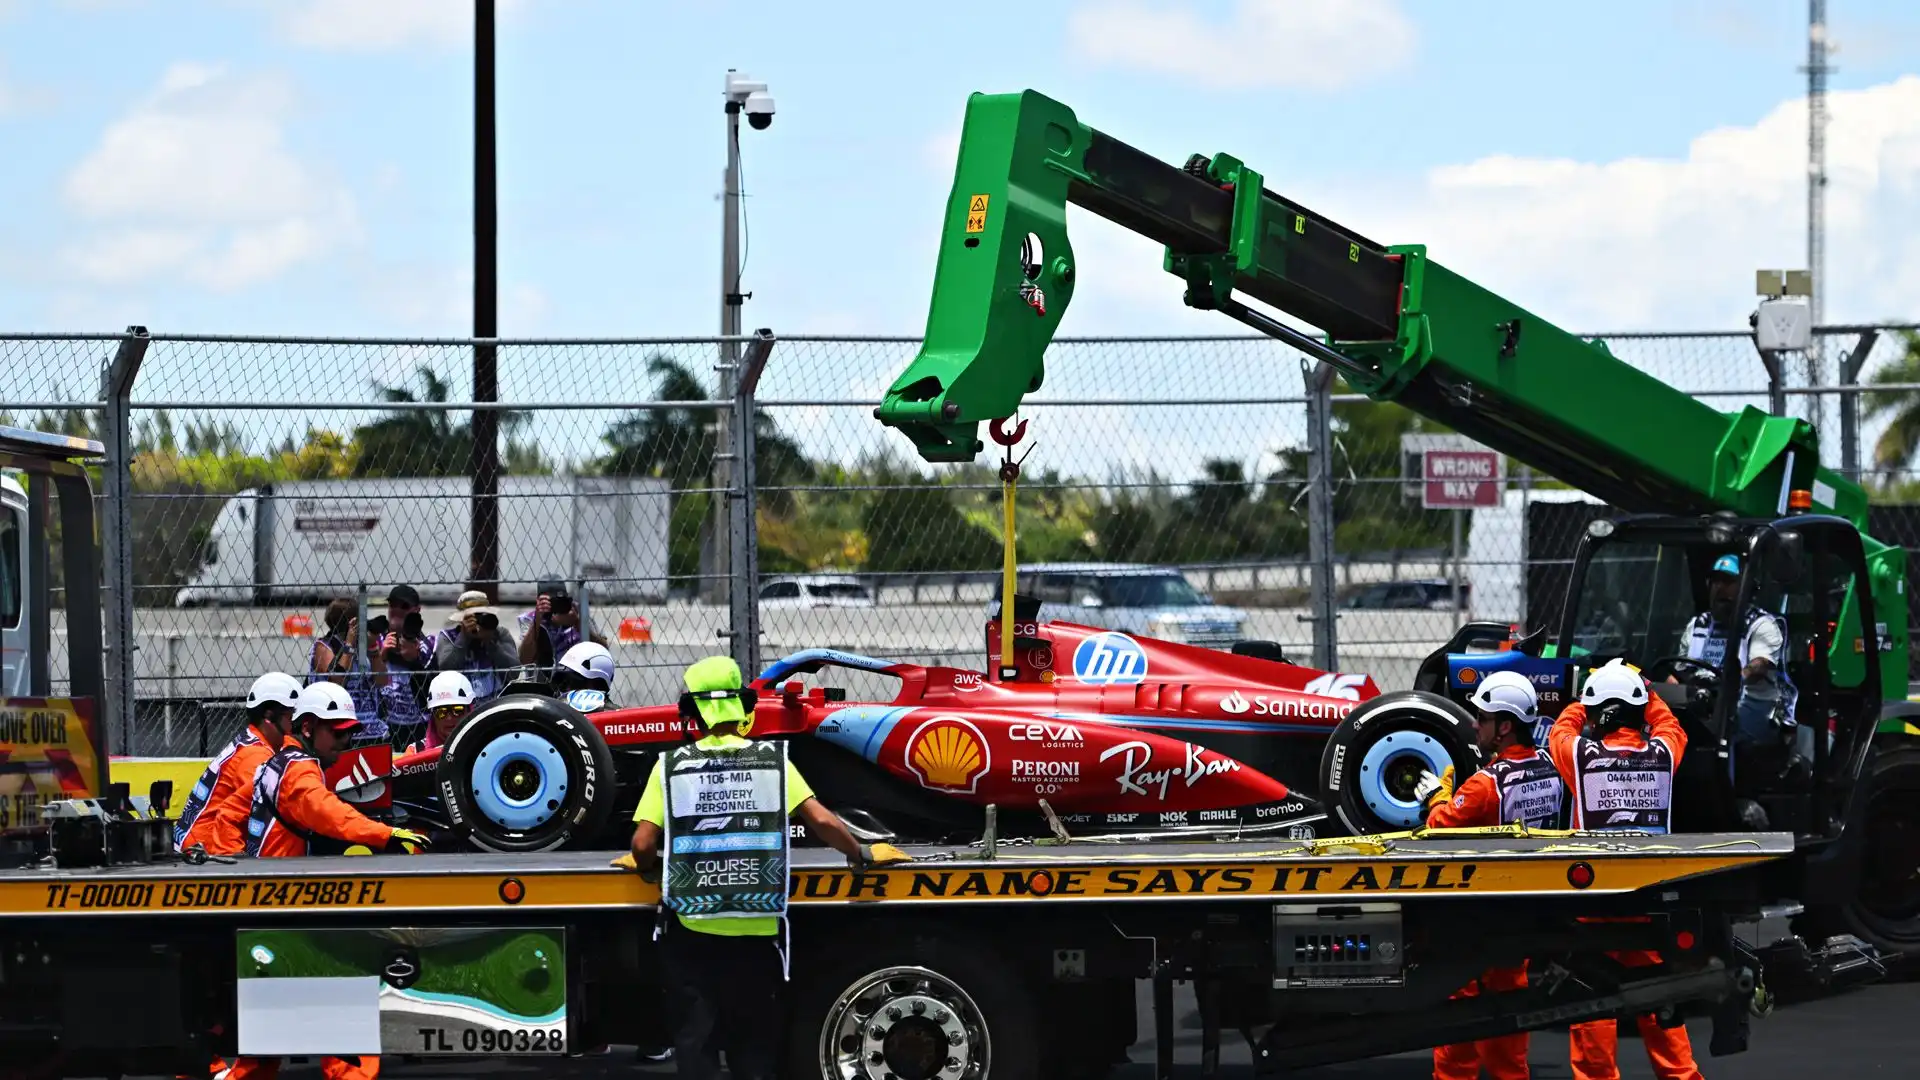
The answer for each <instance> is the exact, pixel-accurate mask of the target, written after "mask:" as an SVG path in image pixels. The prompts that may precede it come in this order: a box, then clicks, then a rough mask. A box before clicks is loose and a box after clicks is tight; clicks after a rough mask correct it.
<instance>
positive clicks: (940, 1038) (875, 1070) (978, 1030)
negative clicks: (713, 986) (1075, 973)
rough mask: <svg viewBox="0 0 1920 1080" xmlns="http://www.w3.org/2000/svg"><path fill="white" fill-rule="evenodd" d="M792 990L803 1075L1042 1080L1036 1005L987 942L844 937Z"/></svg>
mask: <svg viewBox="0 0 1920 1080" xmlns="http://www.w3.org/2000/svg"><path fill="white" fill-rule="evenodd" d="M816 955H818V956H820V957H823V958H824V957H844V959H840V960H838V961H832V962H828V963H826V964H824V965H822V966H821V970H820V972H819V975H818V976H817V977H813V978H807V979H805V980H804V981H803V982H802V983H801V985H800V986H799V987H798V988H797V992H796V993H795V995H794V1010H793V1013H792V1021H791V1023H792V1028H791V1030H790V1031H789V1032H788V1037H787V1047H788V1055H789V1059H788V1069H787V1075H789V1076H792V1077H795V1078H796V1080H805V1078H811V1077H819V1078H820V1080H885V1078H887V1077H895V1078H898V1080H935V1078H938V1080H986V1078H987V1077H989V1076H991V1077H992V1078H993V1080H1037V1078H1038V1077H1039V1075H1040V1051H1039V1039H1038V1033H1037V1032H1036V1030H1035V1028H1034V1013H1035V1009H1036V1006H1035V1004H1034V1002H1033V1000H1032V997H1031V995H1029V993H1028V992H1027V988H1026V985H1025V984H1024V983H1022V982H1021V980H1020V979H1019V978H1018V977H1016V976H1015V975H1014V974H1012V971H1011V969H1010V967H1009V965H1008V964H1007V963H1006V962H1005V961H1004V960H1002V959H1001V958H999V957H997V956H995V955H994V954H993V951H992V950H991V949H989V948H987V947H986V946H985V945H984V944H983V943H982V942H979V941H969V942H965V943H962V942H957V941H956V942H947V941H942V940H939V939H915V938H913V937H911V936H910V935H906V934H901V935H898V936H895V935H886V936H880V935H877V934H860V935H858V936H849V937H845V938H842V939H841V940H840V941H839V942H838V943H837V944H836V945H834V946H832V947H830V948H829V949H827V950H826V951H824V952H822V953H819V954H816Z"/></svg>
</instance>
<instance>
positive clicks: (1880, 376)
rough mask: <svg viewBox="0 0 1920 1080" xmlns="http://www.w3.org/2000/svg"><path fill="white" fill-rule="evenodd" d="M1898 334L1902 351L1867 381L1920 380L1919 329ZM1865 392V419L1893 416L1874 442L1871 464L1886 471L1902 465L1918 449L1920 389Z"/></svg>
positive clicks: (1872, 383)
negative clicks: (1917, 331)
mask: <svg viewBox="0 0 1920 1080" xmlns="http://www.w3.org/2000/svg"><path fill="white" fill-rule="evenodd" d="M1900 338H1901V342H1902V345H1903V347H1904V351H1902V352H1901V354H1900V355H1899V356H1898V357H1896V358H1894V361H1893V363H1891V364H1887V365H1885V366H1883V367H1882V368H1881V369H1880V370H1878V371H1876V372H1874V373H1873V377H1872V378H1870V379H1868V380H1867V385H1869V386H1895V385H1907V386H1912V385H1916V384H1920V333H1916V332H1914V331H1912V330H1903V331H1901V333H1900ZM1864 396H1865V397H1866V399H1867V400H1866V408H1865V409H1864V410H1863V411H1864V412H1865V414H1866V419H1868V420H1875V419H1878V418H1880V417H1882V416H1891V417H1892V420H1890V421H1889V422H1888V423H1887V429H1886V430H1885V431H1883V432H1881V433H1880V438H1879V439H1877V440H1876V441H1875V442H1874V444H1873V464H1874V465H1875V466H1876V467H1877V468H1879V469H1882V470H1884V471H1886V472H1889V473H1892V472H1896V471H1898V470H1900V469H1903V468H1905V467H1906V466H1907V464H1908V463H1909V462H1911V461H1912V460H1913V455H1914V452H1915V451H1916V450H1920V390H1881V391H1875V392H1870V393H1867V394H1866V395H1864Z"/></svg>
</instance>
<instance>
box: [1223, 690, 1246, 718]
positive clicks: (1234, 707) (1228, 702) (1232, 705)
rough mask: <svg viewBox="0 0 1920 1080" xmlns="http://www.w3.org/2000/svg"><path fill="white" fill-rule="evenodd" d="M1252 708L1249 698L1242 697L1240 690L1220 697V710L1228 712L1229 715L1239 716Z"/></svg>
mask: <svg viewBox="0 0 1920 1080" xmlns="http://www.w3.org/2000/svg"><path fill="white" fill-rule="evenodd" d="M1250 708H1252V706H1250V705H1248V704H1247V699H1246V698H1243V697H1241V696H1240V691H1238V690H1235V691H1233V692H1232V693H1230V694H1228V695H1227V696H1226V697H1223V698H1221V699H1220V711H1221V712H1223V713H1226V714H1227V715H1228V716H1239V715H1240V714H1241V713H1243V712H1246V711H1247V710H1248V709H1250Z"/></svg>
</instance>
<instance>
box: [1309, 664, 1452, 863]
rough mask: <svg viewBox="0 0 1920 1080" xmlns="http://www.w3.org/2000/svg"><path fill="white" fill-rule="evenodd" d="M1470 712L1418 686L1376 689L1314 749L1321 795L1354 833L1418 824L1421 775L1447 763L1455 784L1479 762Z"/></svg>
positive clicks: (1421, 818) (1422, 816)
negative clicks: (1417, 790) (1374, 694)
mask: <svg viewBox="0 0 1920 1080" xmlns="http://www.w3.org/2000/svg"><path fill="white" fill-rule="evenodd" d="M1479 764H1480V753H1479V750H1478V749H1477V747H1476V744H1475V740H1474V724H1473V718H1472V717H1471V716H1469V715H1468V714H1467V711H1466V710H1465V709H1463V708H1461V707H1460V706H1459V705H1456V704H1454V703H1453V702H1451V701H1449V700H1447V699H1446V698H1443V697H1441V696H1439V695H1438V694H1430V693H1427V692H1426V691H1424V690H1396V691H1394V692H1392V693H1388V694H1381V695H1380V696H1379V697H1377V698H1374V699H1373V700H1372V701H1369V702H1367V703H1366V704H1364V705H1362V706H1360V707H1359V708H1357V709H1355V710H1353V711H1352V712H1350V713H1348V714H1347V717H1346V719H1344V720H1342V721H1340V726H1339V727H1336V728H1334V729H1333V734H1332V735H1331V736H1330V737H1329V738H1328V739H1327V746H1326V749H1325V750H1323V751H1322V752H1321V755H1320V798H1321V801H1322V802H1324V803H1326V805H1327V807H1328V808H1329V809H1330V810H1332V812H1333V813H1334V815H1335V816H1336V817H1338V818H1339V820H1340V823H1341V824H1342V825H1344V826H1345V827H1346V828H1347V829H1348V830H1349V831H1350V832H1353V833H1375V832H1397V831H1399V830H1402V829H1410V828H1413V827H1415V826H1417V825H1419V824H1421V823H1422V822H1423V821H1424V820H1425V818H1426V812H1425V809H1424V808H1423V807H1422V806H1421V804H1420V800H1418V799H1416V798H1415V797H1414V794H1413V789H1414V786H1415V785H1416V784H1418V783H1419V782H1420V775H1421V774H1422V773H1424V772H1431V773H1433V774H1434V775H1436V776H1438V775H1439V774H1440V771H1441V770H1442V769H1444V768H1446V767H1447V766H1448V765H1451V766H1453V771H1454V778H1455V782H1456V783H1457V782H1459V781H1462V780H1465V779H1466V778H1467V775H1468V774H1469V773H1471V772H1473V770H1474V769H1476V768H1478V767H1479Z"/></svg>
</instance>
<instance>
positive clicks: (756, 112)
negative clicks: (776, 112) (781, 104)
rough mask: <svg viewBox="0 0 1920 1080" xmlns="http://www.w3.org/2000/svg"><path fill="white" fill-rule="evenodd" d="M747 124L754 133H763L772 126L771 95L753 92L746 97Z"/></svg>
mask: <svg viewBox="0 0 1920 1080" xmlns="http://www.w3.org/2000/svg"><path fill="white" fill-rule="evenodd" d="M747 123H749V124H752V125H753V128H754V130H755V131H765V130H767V129H768V128H770V127H772V126H773V95H772V94H769V93H767V92H766V91H765V90H755V91H754V92H753V93H751V94H748V95H747Z"/></svg>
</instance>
